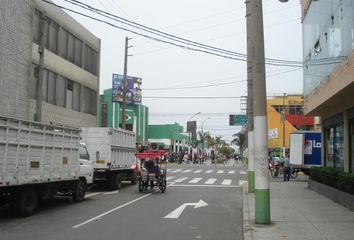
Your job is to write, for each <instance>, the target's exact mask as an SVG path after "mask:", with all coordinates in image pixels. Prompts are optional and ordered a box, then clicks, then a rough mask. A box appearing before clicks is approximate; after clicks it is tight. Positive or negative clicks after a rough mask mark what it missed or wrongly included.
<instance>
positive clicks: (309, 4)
mask: <svg viewBox="0 0 354 240" xmlns="http://www.w3.org/2000/svg"><path fill="white" fill-rule="evenodd" d="M301 4H302V23H303V58H304V101H305V102H304V113H305V114H307V115H312V116H315V115H318V116H320V117H321V121H322V133H323V134H322V136H323V137H322V149H323V154H322V156H323V163H324V165H325V166H329V167H333V168H336V169H339V170H343V171H345V172H351V173H354V98H353V93H354V51H353V49H354V45H353V42H354V35H353V29H354V14H353V12H354V2H353V0H341V1H339V0H332V1H314V0H312V1H311V0H302V1H301Z"/></svg>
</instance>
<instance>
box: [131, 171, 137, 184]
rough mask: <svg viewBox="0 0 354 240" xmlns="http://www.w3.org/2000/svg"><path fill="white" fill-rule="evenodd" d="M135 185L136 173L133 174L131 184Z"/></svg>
mask: <svg viewBox="0 0 354 240" xmlns="http://www.w3.org/2000/svg"><path fill="white" fill-rule="evenodd" d="M136 183H137V175H136V173H133V177H132V184H133V185H135V184H136Z"/></svg>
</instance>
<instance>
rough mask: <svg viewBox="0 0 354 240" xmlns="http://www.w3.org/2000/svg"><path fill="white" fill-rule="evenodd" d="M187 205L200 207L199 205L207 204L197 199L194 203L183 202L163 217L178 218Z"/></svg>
mask: <svg viewBox="0 0 354 240" xmlns="http://www.w3.org/2000/svg"><path fill="white" fill-rule="evenodd" d="M187 206H194V208H201V207H205V206H208V204H207V203H206V202H204V201H203V200H199V202H196V203H184V204H182V205H181V206H179V207H178V208H176V209H175V210H173V211H172V212H170V213H169V214H167V215H166V216H165V217H164V218H174V219H178V218H179V216H181V214H182V212H183V211H184V209H185V208H186V207H187Z"/></svg>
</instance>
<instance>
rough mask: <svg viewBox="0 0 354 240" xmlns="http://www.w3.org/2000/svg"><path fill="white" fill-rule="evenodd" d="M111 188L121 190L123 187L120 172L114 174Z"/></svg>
mask: <svg viewBox="0 0 354 240" xmlns="http://www.w3.org/2000/svg"><path fill="white" fill-rule="evenodd" d="M110 188H111V189H112V190H119V189H121V188H122V181H121V179H120V176H119V174H114V175H112V177H111V180H110Z"/></svg>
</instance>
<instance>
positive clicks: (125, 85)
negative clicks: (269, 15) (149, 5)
mask: <svg viewBox="0 0 354 240" xmlns="http://www.w3.org/2000/svg"><path fill="white" fill-rule="evenodd" d="M129 40H130V38H128V37H125V51H124V76H123V100H122V129H126V126H125V120H126V119H125V112H126V108H127V90H128V80H127V71H128V48H130V46H128V42H129Z"/></svg>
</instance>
